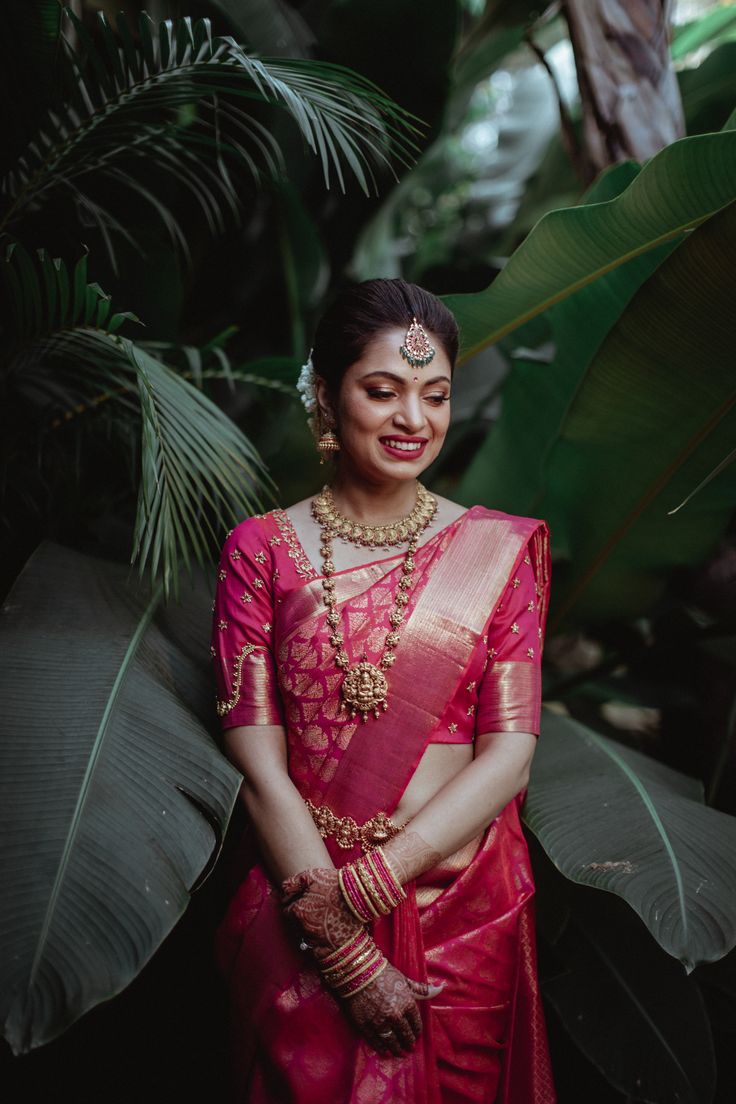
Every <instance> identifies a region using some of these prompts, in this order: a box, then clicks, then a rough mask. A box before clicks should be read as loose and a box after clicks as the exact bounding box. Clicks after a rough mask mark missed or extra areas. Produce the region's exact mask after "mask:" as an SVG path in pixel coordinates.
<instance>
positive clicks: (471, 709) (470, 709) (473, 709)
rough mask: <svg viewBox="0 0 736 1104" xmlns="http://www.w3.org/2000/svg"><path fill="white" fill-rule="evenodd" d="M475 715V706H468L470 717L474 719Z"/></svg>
mask: <svg viewBox="0 0 736 1104" xmlns="http://www.w3.org/2000/svg"><path fill="white" fill-rule="evenodd" d="M474 713H475V706H474V705H469V706H468V716H469V717H472V716H473V714H474Z"/></svg>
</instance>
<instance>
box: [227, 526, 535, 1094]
mask: <svg viewBox="0 0 736 1104" xmlns="http://www.w3.org/2000/svg"><path fill="white" fill-rule="evenodd" d="M522 560H523V562H524V563H527V564H529V563H531V566H532V569H533V572H534V577H535V580H536V594H537V603H538V611H539V620H540V630H539V632H540V639H541V635H542V631H543V627H544V621H545V618H546V612H547V602H548V595H549V575H550V565H549V535H548V530H547V526H546V524H545V523H544V522H542V521H539V520H537V519H534V518H521V517H514V516H512V515H508V514H503V513H500V512H497V511H492V510H486V509H484V508H482V507H473V508H472V509H471V510H468V511H467V512H466V513H465V514H464V515H462V517H461V518H459V519H458V520H457V521H456V522H454V523H452V524H451V525H450V526H448V527H447V528H446V529H445V530H443V531H441V532H440V533H438V534H437V535H436V536H435V537H434V538H432V539H431V540H430V541H428V542H427V543H426V545H422V546H420V548H419V549H418V551H417V554H416V565H417V566H416V577H415V582H414V585H413V587H412V591H411V598H410V603H409V605H408V606H407V616H406V620H405V623H404V627H403V629H402V633H401V642H400V644H399V647H398V648H397V651H396V661H395V663H394V666H393V667H392V668H391V670H390V673H389V684H390V686H389V709H388V712H386V713H385V714H383V715H382V716H381V718H380V719H379V720H377V721H372V720H371V721H368V723H367V724H359V723H357V722H355V721H351V720H350V719H349V718H346V717H345V714H344V713H341V711H340V699H339V685H340V678H341V676H340V673H339V672H337V671H336V668H335V666H334V648H332V647H331V646H330V645H329V629H328V627H327V625H326V621H325V609H324V606H323V603H322V597H321V584H320V581H319V580H313V581H311V582H309V583H307V584H305V585H303V586H301V587H298V588H296V589H294V590H293V591H291V592H290V593H289V594H288V595H287V596H286V597H285V598H284V599H283V601H282V603H281V605H280V606H279V607H278V609H277V611H276V621H275V625H274V628H275V641H274V652H275V657H276V661H277V673H278V679H279V689H280V693H281V698H282V701H283V704H284V710H285V717H286V727H287V740H288V749H289V771H290V775H291V777H292V779H293V781H294V783H295V785H296V786H297V788H298V789H299V791H300V793H301V794H302V796H303V797H305V798H310V799H311V800H312V801H313V802H314V803H315V804H326V805H328V806H329V808H330V809H331V810H332V811H333V812H334V813H335V814H336V815H337V816H345V817H347V816H349V817H352V818H353V819H354V820H355V821H357V822H358V823H359V824H360V823H362V822H364V821H366V820H368V819H370V818H371V817H373V816H374V815H375V814H376V813H378V812H380V811H385V812H387V813H389V815H390V814H391V812H392V811H393V810H394V809H395V808H396V806H397V804H398V802H399V800H400V798H401V795H402V794H403V792H404V790H405V789H406V786H407V784H408V782H409V781H410V779H411V776H412V774H413V772H414V770H415V769H416V766H417V764H418V763H419V760H420V759H421V757H422V754H423V752H424V750H425V748H426V747H427V744H428V743H429V742H430V739H431V736H432V733H433V732H434V731H435V730H436V728H437V726H438V725H439V724H440V722H441V720H442V717H443V714H444V713H445V710H446V707H447V705H448V702H450V701H451V700H452V698H453V695H454V694H455V693H456V691H457V689H458V686H459V685H460V682H461V680H463V679H465V678H466V677H467V671H468V670H469V668H470V666H471V664H472V663H473V661H474V660H477V658H478V649H482V648H484V647H485V646H486V643H485V642H486V640H487V637H488V632H489V627H490V626H492V623H493V616H494V613H495V612H496V610H497V608H498V603H499V599H500V597H501V595H502V593H503V592H504V589H505V587H506V585H507V583H508V582H509V580H510V579H511V578H513V576H514V574H515V572H517V571H518V570H519V565H520V564H521V563H522ZM387 566H388V565H387V563H386V561H384V562H383V563H380V562H379V563H374V564H369V565H366V566H365V567H362V568H358V569H355V570H350V571H347V572H338V573H337V574H336V575H335V576H334V578H335V580H336V583H337V590H336V594H337V599H338V608H339V609H340V610H341V611H342V615H343V618H344V623H345V625H346V630H347V631H346V633H345V637H346V641H347V642H348V647H349V649H352V651H353V653H354V654H353V655H351V661H352V660H353V659H354V655H355V654H358V655H359V653H361V652H363V651H366V652H367V653H368V654H369V655H371V653H372V654H374V655H379V654H380V651H381V647H382V645H383V640H384V638H385V632H386V627H385V619H384V618H385V617H387V616H388V612H389V611H390V609H391V606H392V600H393V594H394V593H395V588H396V581H397V577H398V576H397V572H398V571H400V570H401V564H400V562H399V564H398V565H397V566H394V567H391V568H390V569H389V570H386V568H387ZM515 581H516V580H515ZM522 799H523V795H519V796H517V798H515V799H514V800H513V801H511V802H510V803H509V804H508V805H507V806H506V808H505V809H504V810H503V811H502V812H501V813H500V814H499V816H498V817H496V819H495V820H494V821H493V823H492V824H491V825H490V826H489V827H488V828H487V829H486V830H485V831H484V832H483V833H481V836H480V837H478V839H476V840H473V841H471V843H469V844H468V845H466V847H464V848H461V849H460V851H458V852H456V853H455V854H454V855H451V856H449V857H448V858H447V859H445V860H443V861H442V862H441V863H440V864H439V865H438V866H437V867H435V868H434V869H433V870H430V871H427V872H426V873H425V874H424V875H422V876H421V877H420V878H419V879H417V882H416V883H410V884H409V885H407V886H406V887H405V889H406V891H407V897H406V900H405V901H403V902H402V904H401V905H400V906H399V907H398V908H397V909H395V910H394V911H393V912H392V913H391V914H390V915H389V916H388V917H383V918H381V919H380V920H379V921H378V922H377V923H376V925H375V927H374V935H375V938H376V940H377V942H378V943H379V945H380V946H381V948H382V949H383V950H384V952H385V953H386V954H387V956H388V957H389V959H390V960H391V961H392V962H393V963H394V965H395V966H396V967H397V968H398V969H399V970H401V971H402V972H403V973H405V974H406V975H407V976H409V977H413V978H416V979H419V980H431V981H432V982H435V983H440V982H442V983H444V989H443V991H442V993H441V994H440V995H439V996H438V997H437V998H436V999H435V1000H432V1001H423V1002H420V1005H419V1007H420V1011H421V1014H422V1019H423V1025H424V1030H423V1032H422V1035H421V1037H420V1040H419V1042H418V1044H417V1046H416V1047H415V1049H414V1050H413V1051H412V1052H411V1053H410V1054H409V1055H408V1056H405V1057H402V1058H396V1057H393V1056H390V1055H389V1056H382V1055H378V1054H377V1053H376V1052H375V1051H374V1050H373V1049H372V1048H371V1047H370V1046H369V1045H368V1044H367V1043H366V1042H365V1041H364V1040H363V1039H362V1038H361V1037H360V1036H359V1035H358V1034H357V1032H356V1031H355V1030H354V1029H353V1028H352V1026H351V1024H350V1022H349V1021H348V1019H347V1017H346V1016H345V1015H344V1013H343V1012H342V1010H341V1009H340V1007H339V1006H338V1004H337V1003H336V1002H335V1000H334V999H333V997H332V996H331V995H330V994H329V993H328V992H327V991H326V990H325V989H324V988H323V987H322V985H321V982H320V978H319V975H318V973H317V972H316V970H315V969H314V967H313V965H312V962H311V960H310V959H309V957H308V956H307V955H305V954H304V953H303V952H302V951H300V950H299V939H298V934H297V932H296V931H295V930H294V929H292V928H291V927H290V926H289V925H288V924H287V923H286V922H285V920H284V919H283V917H282V915H281V911H280V907H279V900H278V893H277V891H276V889H275V887H274V886H273V885H272V884H271V883H270V882H269V880H268V878H267V876H266V874H265V872H264V870H263V867H262V866H261V864H260V862H259V860H258V856H257V853H256V852H255V850H254V851H253V853H252V855H251V856H250V863H251V865H250V868H249V870H248V872H247V875H246V876H245V878H244V880H243V881H242V882H241V884H240V886H239V888H238V890H237V892H236V894H235V896H234V897H233V900H232V901H231V903H230V906H229V908H228V911H227V914H226V916H225V918H224V920H223V921H222V924H221V925H220V928H219V930H218V936H217V953H218V960H219V963H220V966H221V969H222V970H223V972H224V973H225V975H226V976H227V977H228V979H229V982H230V988H231V994H232V1003H233V1009H232V1011H233V1030H234V1033H235V1037H234V1050H235V1054H236V1065H237V1074H238V1082H239V1083H238V1092H239V1096H238V1099H239V1100H240V1101H242V1102H243V1104H245V1102H248V1104H292V1102H293V1104H318V1102H319V1104H322V1102H323V1101H325V1100H329V1101H330V1102H332V1104H471V1102H472V1104H475V1102H477V1104H481V1102H483V1104H493V1102H494V1101H496V1102H500V1104H554V1100H555V1095H554V1089H553V1085H552V1078H551V1073H550V1066H549V1057H548V1052H547V1042H546V1034H545V1028H544V1021H543V1017H542V1010H541V1004H540V998H539V990H538V984H537V977H536V958H535V944H534V921H533V893H534V884H533V879H532V873H531V868H530V862H529V855H528V850H527V847H526V842H525V840H524V837H523V833H522V830H521V823H520V818H519V810H520V807H521V803H522ZM326 843H327V846H328V849H329V851H330V854H331V856H332V858H333V861H334V862H335V865H337V866H339V865H342V864H343V863H345V862H347V861H350V860H351V859H353V858H355V857H356V856H357V854H358V853H359V852H358V851H357V850H355V849H354V850H341V849H340V848H339V847H337V846H336V844H335V843H334V841H332V840H327V841H326Z"/></svg>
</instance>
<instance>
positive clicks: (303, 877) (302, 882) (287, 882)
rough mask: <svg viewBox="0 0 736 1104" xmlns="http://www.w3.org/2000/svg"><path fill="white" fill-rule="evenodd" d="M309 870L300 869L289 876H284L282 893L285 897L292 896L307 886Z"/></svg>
mask: <svg viewBox="0 0 736 1104" xmlns="http://www.w3.org/2000/svg"><path fill="white" fill-rule="evenodd" d="M307 881H308V877H307V872H306V870H302V871H300V872H299V873H298V874H292V875H290V877H288V878H284V880H283V882H282V883H281V893H282V895H283V896H284V897H291V896H292V894H294V893H299V892H301V890H303V889H306V887H307Z"/></svg>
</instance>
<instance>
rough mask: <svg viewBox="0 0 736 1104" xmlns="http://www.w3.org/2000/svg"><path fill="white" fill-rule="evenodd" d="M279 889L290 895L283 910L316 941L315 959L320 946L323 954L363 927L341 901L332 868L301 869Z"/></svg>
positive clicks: (338, 945) (335, 874) (318, 953)
mask: <svg viewBox="0 0 736 1104" xmlns="http://www.w3.org/2000/svg"><path fill="white" fill-rule="evenodd" d="M297 889H301V893H300V895H299V896H298V897H296V898H294V897H293V893H294V892H296V890H297ZM282 891H283V892H285V893H289V892H291V894H292V896H290V897H288V898H287V904H286V906H285V908H284V912H285V913H286V915H287V916H290V917H292V919H294V920H296V921H297V922H298V923H299V924H300V925H301V928H302V931H303V932H304V933H305V934H306V935H307V936H309V937H311V938H312V939H313V940H314V941H315V942H316V943H317V944H318V946H317V947H316V948H315V952H314V953H315V955H316V956H317V957H318V958H319V956H320V949H321V950H322V953H323V954H329V952H330V951H331V950H334V949H335V948H336V947H340V946H342V944H344V943H346V942H347V941H348V940H349V939H350V938H351V937H352V936H354V935H355V934H356V933H357V932H359V931H362V930H363V925H362V924H361V923H360V921H359V920H358V919H357V918H356V917H355V916H353V914H352V913H351V912H350V910H349V909H348V907H347V905H346V904H345V900H344V898H343V896H342V892H341V890H340V885H339V882H338V880H337V870H335V869H327V868H325V869H323V868H321V867H310V868H309V869H307V870H302V871H301V873H300V874H298V875H296V877H295V878H287V879H286V881H285V882H284V883H283V884H282Z"/></svg>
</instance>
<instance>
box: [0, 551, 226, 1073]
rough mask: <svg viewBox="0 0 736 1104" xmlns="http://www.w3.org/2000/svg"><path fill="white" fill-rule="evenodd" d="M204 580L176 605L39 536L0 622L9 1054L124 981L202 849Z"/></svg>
mask: <svg viewBox="0 0 736 1104" xmlns="http://www.w3.org/2000/svg"><path fill="white" fill-rule="evenodd" d="M210 590H211V587H210V586H209V585H208V583H207V581H206V580H205V579H204V578H203V577H202V576H199V577H198V580H197V582H196V584H195V585H192V587H191V588H190V589H187V588H186V587H185V586H184V587H182V591H183V601H182V604H181V605H178V606H172V607H164V606H163V604H162V592H161V589H160V588H158V589H156V590H150V589H148V588H146V587H145V586H143V585H141V584H135V583H134V582H132V581H131V580H130V578H129V572H128V571H127V570H126V569H125V568H123V567H121V566H119V565H116V564H113V563H106V562H102V561H99V560H95V559H92V558H90V557H88V556H83V555H80V554H78V553H76V552H73V551H70V550H69V549H66V548H62V547H60V546H57V545H54V544H51V543H46V544H43V545H42V546H41V547H40V548H39V549H38V551H37V552H36V553H35V554H34V556H33V557H32V558H31V560H30V561H29V562H28V564H27V565H26V567H25V569H24V570H23V572H22V573H21V575H20V577H19V579H18V581H17V583H16V585H15V586H14V588H13V590H12V591H11V593H10V594H9V596H8V598H7V599H6V603H5V607H4V610H3V616H2V619H1V620H0V640H1V641H2V647H1V649H0V655H2V661H1V662H0V700H2V702H3V730H4V731H3V739H2V743H1V744H0V807H1V808H2V810H3V819H4V822H5V830H4V831H3V832H2V835H1V836H0V867H1V868H2V886H3V893H2V898H1V899H0V930H2V932H3V936H2V944H3V945H2V955H0V1021H1V1022H2V1024H3V1032H4V1035H5V1037H6V1039H7V1040H8V1042H9V1043H10V1045H11V1047H12V1049H13V1050H14V1051H15V1053H21V1052H24V1051H27V1050H30V1049H31V1048H33V1047H37V1046H39V1045H41V1044H43V1043H46V1042H48V1041H49V1040H51V1039H53V1038H55V1037H56V1036H58V1035H59V1034H60V1033H61V1032H62V1031H64V1030H65V1029H66V1028H67V1027H68V1026H69V1025H70V1024H72V1023H73V1022H74V1021H75V1020H77V1019H78V1018H79V1017H80V1016H81V1015H82V1014H83V1013H85V1012H86V1011H88V1010H89V1009H90V1008H92V1007H93V1006H94V1005H96V1004H98V1003H99V1002H100V1001H104V1000H107V999H108V998H109V997H112V996H113V995H114V994H116V993H118V992H119V991H120V990H121V989H123V988H124V987H125V986H126V985H128V983H129V982H130V981H131V980H132V979H133V978H134V977H135V976H136V974H137V973H138V972H139V970H140V969H141V968H142V967H143V965H144V964H145V963H146V962H147V961H148V959H149V958H150V957H151V955H152V954H153V953H154V951H155V950H156V948H157V947H158V946H159V944H160V943H161V942H162V940H163V939H164V938H165V937H166V935H167V934H168V933H169V932H170V931H171V929H172V928H173V927H174V925H175V924H176V922H177V920H178V919H179V918H180V917H181V915H182V914H183V912H184V910H185V909H186V907H187V905H188V903H189V899H190V894H191V893H192V891H193V888H194V887H195V885H196V884H198V883H199V882H201V880H202V879H203V878H204V877H205V876H206V873H207V871H208V870H209V868H210V867H211V865H212V863H213V862H214V860H215V859H216V857H217V854H218V852H219V847H220V842H221V839H222V836H223V833H224V831H225V827H226V825H227V822H228V819H229V816H230V813H231V810H232V807H233V804H234V802H235V798H236V795H237V792H238V788H239V783H240V776H239V774H238V773H237V772H236V771H235V770H234V768H233V767H232V766H231V765H230V764H229V763H228V762H227V760H226V759H225V758H224V757H223V756H222V755H221V754H220V752H219V751H218V750H217V747H216V745H215V743H214V741H213V739H212V734H211V731H210V726H211V723H212V720H211V719H212V717H213V709H212V689H211V686H210V682H209V678H208V675H209V669H208V657H207V655H206V649H205V648H204V646H203V641H206V640H207V639H208V636H209V618H210Z"/></svg>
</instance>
